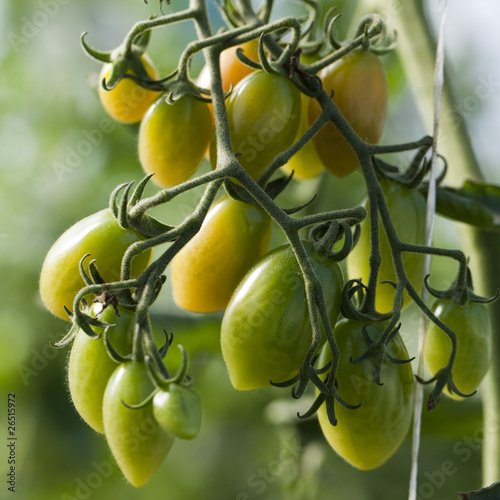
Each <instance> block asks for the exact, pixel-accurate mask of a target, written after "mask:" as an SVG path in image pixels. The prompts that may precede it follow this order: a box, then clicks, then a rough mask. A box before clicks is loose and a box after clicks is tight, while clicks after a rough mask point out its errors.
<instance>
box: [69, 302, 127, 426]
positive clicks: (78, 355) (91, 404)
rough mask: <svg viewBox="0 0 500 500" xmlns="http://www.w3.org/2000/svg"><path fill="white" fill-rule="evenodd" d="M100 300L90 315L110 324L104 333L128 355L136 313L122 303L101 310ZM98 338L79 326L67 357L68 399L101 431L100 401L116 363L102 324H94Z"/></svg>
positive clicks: (119, 352) (88, 421)
mask: <svg viewBox="0 0 500 500" xmlns="http://www.w3.org/2000/svg"><path fill="white" fill-rule="evenodd" d="M101 309H102V304H100V303H96V304H94V306H93V315H94V316H96V314H97V313H99V314H98V318H99V320H100V321H102V322H104V323H108V324H109V325H112V326H110V327H109V328H108V330H107V332H106V335H107V338H108V341H109V342H110V344H111V345H112V347H113V349H115V350H116V351H117V352H118V354H120V355H121V356H128V355H130V354H131V352H132V338H133V330H134V323H135V322H134V319H135V314H134V312H133V311H131V310H129V309H126V308H124V307H119V308H118V309H117V311H115V310H114V308H113V307H111V306H108V307H106V309H104V310H103V311H102V312H100V311H101ZM93 329H94V331H95V333H96V334H97V335H99V338H92V337H90V336H89V335H87V334H86V333H85V332H84V331H83V330H78V332H77V334H76V336H75V339H74V341H73V345H72V347H71V352H70V355H69V360H68V386H69V392H70V394H71V399H72V401H73V404H74V405H75V408H76V410H77V411H78V413H79V414H80V416H81V417H82V418H83V420H85V422H87V424H89V425H90V427H92V428H93V429H94V430H96V431H97V432H100V433H104V425H103V421H102V401H103V398H104V391H105V389H106V385H107V383H108V381H109V378H110V377H111V375H112V374H113V372H114V371H115V369H116V368H117V367H118V364H117V362H116V361H115V360H113V359H112V358H111V356H110V355H109V353H108V350H107V348H106V345H105V343H104V339H103V335H104V328H97V327H93Z"/></svg>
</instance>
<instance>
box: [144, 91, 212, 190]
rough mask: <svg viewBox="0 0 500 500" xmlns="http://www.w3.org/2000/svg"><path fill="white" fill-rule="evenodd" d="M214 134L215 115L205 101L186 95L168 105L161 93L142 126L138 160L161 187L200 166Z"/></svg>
mask: <svg viewBox="0 0 500 500" xmlns="http://www.w3.org/2000/svg"><path fill="white" fill-rule="evenodd" d="M211 137H212V115H211V114H210V111H209V108H208V105H207V103H206V102H202V101H200V100H198V99H195V98H194V97H192V96H190V95H185V96H183V97H181V98H180V99H179V100H177V101H175V102H174V103H173V104H169V103H168V102H166V100H165V95H162V96H161V97H160V98H159V99H158V100H157V101H156V102H155V103H154V104H153V106H151V108H150V109H149V110H148V112H147V113H146V115H145V116H144V119H143V120H142V122H141V127H140V129H139V142H138V144H139V159H140V161H141V164H142V167H143V168H144V170H145V171H146V173H148V174H151V173H154V174H155V175H154V176H153V181H154V182H156V184H158V185H159V186H162V187H166V188H167V187H171V186H176V185H177V184H180V183H182V182H184V181H187V180H188V179H189V178H190V177H191V176H192V175H193V174H194V173H195V171H196V170H197V169H198V167H199V166H200V164H201V161H202V160H203V156H204V154H205V151H206V149H207V147H208V144H209V142H210V139H211Z"/></svg>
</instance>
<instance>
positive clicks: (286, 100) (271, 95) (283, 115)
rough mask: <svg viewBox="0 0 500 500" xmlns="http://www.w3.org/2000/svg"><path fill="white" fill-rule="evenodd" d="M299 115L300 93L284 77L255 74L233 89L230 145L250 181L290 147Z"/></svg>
mask: <svg viewBox="0 0 500 500" xmlns="http://www.w3.org/2000/svg"><path fill="white" fill-rule="evenodd" d="M300 113H301V102H300V92H299V90H298V89H297V87H296V86H295V85H294V84H293V83H292V82H291V81H290V79H289V78H287V77H286V76H283V75H274V74H270V73H266V72H265V71H256V72H254V73H251V74H250V75H248V76H246V77H245V78H243V80H241V81H240V82H239V83H238V85H237V86H236V87H235V89H234V91H233V93H232V94H231V95H230V96H229V99H228V102H227V115H228V120H229V131H230V134H231V142H232V147H233V150H234V152H235V153H238V155H239V156H238V160H239V161H240V163H241V165H242V166H243V168H244V169H245V170H246V171H247V172H248V173H249V174H250V176H251V177H252V178H254V179H256V178H257V177H259V175H260V174H261V173H262V172H263V171H264V170H265V168H266V167H267V166H268V165H269V163H271V161H272V160H273V159H274V157H275V156H276V155H277V154H278V153H280V152H281V151H283V150H285V149H287V148H288V147H289V146H291V145H292V143H293V141H294V139H295V136H296V135H297V130H298V124H299V120H300ZM214 153H215V151H211V162H212V165H215V163H216V159H215V155H214Z"/></svg>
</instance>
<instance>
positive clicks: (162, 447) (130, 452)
mask: <svg viewBox="0 0 500 500" xmlns="http://www.w3.org/2000/svg"><path fill="white" fill-rule="evenodd" d="M153 389H154V386H153V384H152V382H151V380H150V377H149V375H148V372H147V368H146V365H145V364H144V363H141V362H138V361H128V362H126V363H123V364H121V365H120V366H118V368H116V370H115V371H114V373H113V375H112V376H111V378H110V380H109V382H108V385H107V386H106V391H105V393H104V400H103V421H104V432H105V435H106V439H107V440H108V444H109V447H110V448H111V451H112V452H113V456H114V457H115V459H116V461H117V462H118V465H119V466H120V469H121V471H122V472H123V474H124V476H125V477H126V478H127V481H128V482H129V483H131V484H133V485H134V486H135V487H136V488H138V487H139V486H142V485H143V484H145V483H147V482H148V481H149V480H150V479H151V477H152V476H153V475H154V474H155V472H156V471H157V470H158V468H159V467H160V465H161V464H162V463H163V461H164V460H165V457H166V456H167V454H168V452H169V451H170V448H171V447H172V444H173V442H174V437H173V436H172V435H171V434H170V433H168V432H166V431H165V430H164V429H163V428H162V427H160V425H159V424H158V422H157V421H156V419H155V418H154V415H153V408H152V406H151V404H149V405H147V406H145V407H144V408H139V409H132V408H128V407H127V406H125V404H124V403H126V404H127V405H129V406H132V405H137V404H139V403H141V402H142V401H144V399H146V397H147V396H149V395H150V394H151V392H152V391H153Z"/></svg>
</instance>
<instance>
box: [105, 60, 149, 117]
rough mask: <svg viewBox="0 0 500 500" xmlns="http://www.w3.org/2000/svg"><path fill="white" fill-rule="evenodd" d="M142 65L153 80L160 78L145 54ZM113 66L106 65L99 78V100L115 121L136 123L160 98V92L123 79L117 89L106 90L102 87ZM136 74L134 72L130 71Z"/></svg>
mask: <svg viewBox="0 0 500 500" xmlns="http://www.w3.org/2000/svg"><path fill="white" fill-rule="evenodd" d="M141 60H142V64H143V65H144V69H145V70H146V73H147V74H148V75H149V76H150V77H151V78H152V79H153V80H155V79H157V78H158V73H157V71H156V69H155V67H154V65H153V62H152V61H151V59H150V58H149V57H148V56H147V55H146V54H143V55H142V56H141ZM111 69H112V65H111V64H110V63H109V64H104V66H103V67H102V69H101V74H100V76H99V98H100V99H101V103H102V105H103V107H104V109H105V110H106V111H107V113H108V114H109V115H110V116H111V117H112V118H114V119H115V120H117V121H119V122H122V123H136V122H138V121H140V120H141V119H142V117H143V116H144V114H145V113H146V111H147V110H148V108H149V107H150V106H151V104H153V102H154V100H155V99H156V98H157V97H158V92H156V91H154V90H148V89H145V88H144V87H141V86H140V85H139V84H138V83H136V82H134V81H133V80H131V79H130V78H123V79H122V80H120V81H119V82H118V84H117V85H116V87H114V88H113V89H111V90H104V88H103V87H102V85H101V82H102V81H103V80H107V79H108V78H109V75H110V74H111ZM128 73H130V74H132V75H133V74H134V72H133V71H132V70H130V71H128Z"/></svg>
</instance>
